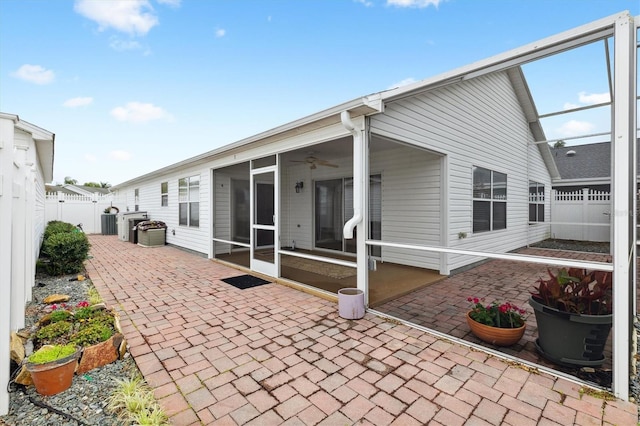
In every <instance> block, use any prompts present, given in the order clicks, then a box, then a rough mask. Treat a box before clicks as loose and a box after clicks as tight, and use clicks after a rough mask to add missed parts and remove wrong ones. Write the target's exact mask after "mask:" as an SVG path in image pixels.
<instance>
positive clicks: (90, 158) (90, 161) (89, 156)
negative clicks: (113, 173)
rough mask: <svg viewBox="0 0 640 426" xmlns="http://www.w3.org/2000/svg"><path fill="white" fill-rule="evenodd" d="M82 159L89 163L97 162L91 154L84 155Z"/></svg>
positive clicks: (96, 158)
mask: <svg viewBox="0 0 640 426" xmlns="http://www.w3.org/2000/svg"><path fill="white" fill-rule="evenodd" d="M84 159H85V161H87V162H89V163H95V162H96V161H98V157H96V156H95V155H93V154H85V155H84Z"/></svg>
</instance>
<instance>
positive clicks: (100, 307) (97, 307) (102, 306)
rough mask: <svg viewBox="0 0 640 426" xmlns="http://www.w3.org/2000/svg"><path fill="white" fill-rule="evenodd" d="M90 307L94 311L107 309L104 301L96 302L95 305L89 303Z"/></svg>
mask: <svg viewBox="0 0 640 426" xmlns="http://www.w3.org/2000/svg"><path fill="white" fill-rule="evenodd" d="M91 309H93V310H94V311H99V310H103V309H107V305H106V304H105V303H104V302H102V303H96V304H95V305H91Z"/></svg>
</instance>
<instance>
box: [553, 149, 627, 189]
mask: <svg viewBox="0 0 640 426" xmlns="http://www.w3.org/2000/svg"><path fill="white" fill-rule="evenodd" d="M636 143H637V145H636V147H637V148H640V139H639V140H638V141H637V142H636ZM551 153H552V155H553V159H554V161H555V163H556V166H557V167H558V171H559V172H560V179H557V180H554V183H559V182H564V183H574V184H577V183H578V182H581V183H585V184H587V183H591V184H596V183H602V182H605V183H610V181H611V142H600V143H591V144H584V145H573V146H563V147H561V148H551ZM638 166H639V168H638V170H640V161H638Z"/></svg>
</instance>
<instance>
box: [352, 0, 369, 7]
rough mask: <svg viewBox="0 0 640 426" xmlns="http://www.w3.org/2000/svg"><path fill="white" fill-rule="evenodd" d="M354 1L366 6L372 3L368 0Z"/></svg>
mask: <svg viewBox="0 0 640 426" xmlns="http://www.w3.org/2000/svg"><path fill="white" fill-rule="evenodd" d="M353 1H354V2H356V3H362V4H363V5H365V6H366V7H371V6H373V3H372V2H370V1H368V0H353Z"/></svg>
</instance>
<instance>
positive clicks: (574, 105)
mask: <svg viewBox="0 0 640 426" xmlns="http://www.w3.org/2000/svg"><path fill="white" fill-rule="evenodd" d="M574 108H580V105H578V104H572V103H571V102H565V103H564V105H563V106H562V109H564V110H567V109H574Z"/></svg>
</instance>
